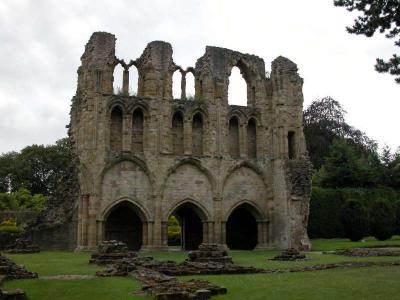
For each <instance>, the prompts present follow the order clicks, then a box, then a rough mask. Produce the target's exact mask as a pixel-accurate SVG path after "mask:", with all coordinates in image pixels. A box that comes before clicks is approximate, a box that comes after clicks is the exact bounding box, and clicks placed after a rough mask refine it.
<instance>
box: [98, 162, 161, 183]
mask: <svg viewBox="0 0 400 300" xmlns="http://www.w3.org/2000/svg"><path fill="white" fill-rule="evenodd" d="M124 161H129V162H131V163H134V164H135V165H137V166H138V167H139V168H140V170H142V171H143V172H144V173H146V175H147V176H148V177H149V179H150V183H151V185H152V186H154V185H155V177H154V175H153V174H152V173H151V172H150V171H149V169H148V167H147V165H146V163H145V162H144V160H142V159H141V158H139V157H137V156H125V155H121V156H119V157H117V158H115V159H113V160H111V161H110V162H109V163H108V164H107V165H106V166H105V167H104V168H103V170H102V171H101V173H100V175H99V180H98V183H99V184H100V186H98V188H101V183H102V182H103V180H104V175H105V174H106V173H107V172H108V170H110V169H111V168H113V167H114V166H116V165H118V164H119V163H121V162H124Z"/></svg>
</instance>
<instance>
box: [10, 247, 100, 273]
mask: <svg viewBox="0 0 400 300" xmlns="http://www.w3.org/2000/svg"><path fill="white" fill-rule="evenodd" d="M6 255H7V256H8V257H10V258H11V259H12V260H14V261H15V262H16V263H17V264H22V265H24V266H26V268H27V269H28V270H29V271H32V272H37V273H39V275H85V274H88V275H93V274H95V273H96V271H99V270H102V268H101V267H98V266H96V265H89V263H88V262H89V258H90V253H88V252H67V251H43V252H40V253H34V254H6Z"/></svg>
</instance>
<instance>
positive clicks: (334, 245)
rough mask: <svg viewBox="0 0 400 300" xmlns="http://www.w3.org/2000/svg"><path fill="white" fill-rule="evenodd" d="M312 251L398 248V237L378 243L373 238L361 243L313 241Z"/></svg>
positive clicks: (331, 240) (399, 238)
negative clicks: (382, 247) (379, 247)
mask: <svg viewBox="0 0 400 300" xmlns="http://www.w3.org/2000/svg"><path fill="white" fill-rule="evenodd" d="M312 245H313V247H312V250H313V251H330V250H337V249H347V248H357V247H373V246H398V247H400V236H399V235H397V236H394V237H392V238H391V239H390V240H387V241H379V240H377V239H375V238H374V237H367V238H365V239H364V240H363V241H362V242H352V241H350V240H348V239H315V240H312Z"/></svg>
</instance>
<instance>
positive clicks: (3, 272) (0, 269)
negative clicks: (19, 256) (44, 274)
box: [0, 254, 38, 279]
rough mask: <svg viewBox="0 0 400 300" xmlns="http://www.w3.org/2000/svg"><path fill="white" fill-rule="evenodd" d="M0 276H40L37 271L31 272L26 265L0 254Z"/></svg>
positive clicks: (24, 277)
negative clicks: (18, 263)
mask: <svg viewBox="0 0 400 300" xmlns="http://www.w3.org/2000/svg"><path fill="white" fill-rule="evenodd" d="M0 276H5V279H32V278H38V274H37V273H35V272H29V271H28V270H27V269H26V268H25V267H24V266H22V265H17V264H16V263H15V262H13V261H12V260H11V259H9V258H8V257H5V256H3V255H1V254H0Z"/></svg>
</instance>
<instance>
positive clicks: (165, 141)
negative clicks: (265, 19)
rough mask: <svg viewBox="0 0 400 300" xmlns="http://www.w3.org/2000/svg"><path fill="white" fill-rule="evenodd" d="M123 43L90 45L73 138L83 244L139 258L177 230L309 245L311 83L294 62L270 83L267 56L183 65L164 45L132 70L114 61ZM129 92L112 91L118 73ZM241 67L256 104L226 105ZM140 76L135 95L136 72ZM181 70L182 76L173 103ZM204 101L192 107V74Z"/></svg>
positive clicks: (226, 240)
mask: <svg viewBox="0 0 400 300" xmlns="http://www.w3.org/2000/svg"><path fill="white" fill-rule="evenodd" d="M115 42H116V38H115V36H114V35H112V34H110V33H106V32H95V33H93V35H92V36H91V38H90V40H89V42H88V43H87V44H86V47H85V51H84V54H83V55H82V57H81V61H82V64H81V66H80V67H79V69H78V86H77V91H76V95H75V96H74V97H73V99H72V106H71V123H70V125H69V127H70V128H69V134H70V137H71V139H72V141H73V145H74V151H75V153H76V155H77V157H78V159H79V184H80V195H79V199H77V201H78V203H79V205H78V207H79V208H78V210H79V211H78V225H77V226H78V227H77V246H78V249H81V250H93V249H95V248H96V246H97V245H98V244H99V243H100V242H101V241H103V240H110V239H114V240H120V241H123V242H126V243H127V244H128V246H129V248H130V249H134V250H137V249H139V248H141V249H166V248H167V247H168V238H167V221H168V218H169V217H170V216H171V215H175V216H177V218H178V219H179V220H180V222H181V224H182V226H183V234H182V241H183V242H182V246H183V247H185V248H186V249H196V247H197V246H198V245H199V244H200V243H202V242H204V243H216V244H221V245H224V246H228V248H231V249H232V248H240V246H241V245H243V247H245V248H249V249H250V248H251V249H252V248H281V249H285V248H297V249H307V248H309V246H310V244H309V239H308V236H307V230H306V227H307V219H308V209H309V195H310V190H311V164H310V162H309V159H308V156H307V152H306V147H305V140H304V134H303V128H302V108H303V94H302V85H303V79H302V78H301V77H300V76H299V74H298V72H297V70H298V69H297V66H296V64H294V63H293V62H292V61H290V60H289V59H287V58H284V57H278V58H276V59H275V60H274V61H273V62H272V69H271V73H270V76H266V71H265V65H264V61H263V59H261V58H260V57H257V56H255V55H250V54H242V53H240V52H237V51H232V50H229V49H224V48H218V47H210V46H207V47H206V50H205V53H204V55H203V56H202V57H201V58H199V59H198V60H197V62H196V64H195V66H194V67H188V68H186V69H184V68H182V67H180V66H179V65H177V64H176V63H175V62H174V60H173V57H172V47H171V45H170V44H169V43H167V42H163V41H154V42H151V43H149V44H148V45H147V47H146V48H145V50H144V52H143V54H142V55H141V56H140V57H139V58H137V59H135V60H130V61H129V63H127V62H125V61H124V60H122V59H119V58H117V57H116V56H115ZM117 65H121V66H122V68H123V70H124V71H123V87H122V91H120V92H119V93H118V94H115V93H114V88H113V85H114V82H113V81H114V69H115V67H116V66H117ZM234 66H236V67H238V68H239V69H240V71H241V74H242V76H243V78H244V80H245V82H246V84H247V106H237V105H229V104H228V86H229V76H230V74H231V70H232V68H233V67H234ZM132 68H136V69H137V71H138V74H139V79H138V88H137V95H135V96H130V95H129V94H128V91H129V86H128V85H129V71H130V70H132ZM174 72H180V73H181V74H182V82H181V87H182V96H181V99H173V96H172V78H173V74H174ZM187 73H192V74H193V76H194V78H195V96H194V99H193V100H188V99H186V92H185V87H186V79H185V78H186V74H187Z"/></svg>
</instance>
